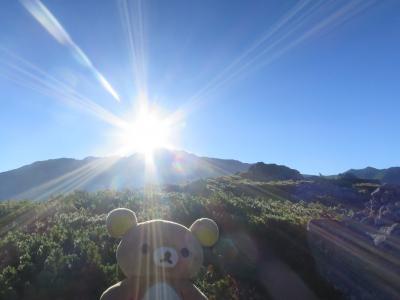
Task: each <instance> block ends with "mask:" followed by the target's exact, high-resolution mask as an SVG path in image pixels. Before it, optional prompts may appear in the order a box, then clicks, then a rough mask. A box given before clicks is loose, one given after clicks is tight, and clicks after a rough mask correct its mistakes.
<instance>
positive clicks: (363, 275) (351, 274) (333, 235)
mask: <svg viewBox="0 0 400 300" xmlns="http://www.w3.org/2000/svg"><path fill="white" fill-rule="evenodd" d="M367 220H368V222H370V217H368V219H367ZM368 222H366V223H368ZM372 229H373V228H372ZM367 230H371V228H370V227H369V226H366V225H364V224H360V223H359V222H355V221H352V220H346V221H336V220H331V219H317V220H311V221H310V222H309V223H308V226H307V232H308V236H307V237H308V243H309V247H310V249H311V251H312V254H313V256H314V258H315V262H316V265H317V268H318V271H319V272H320V274H321V275H322V276H323V277H324V278H325V279H326V280H327V281H328V282H330V283H331V284H332V285H334V286H335V287H336V288H338V289H339V290H340V291H342V292H343V293H344V294H345V296H346V298H348V299H371V300H372V299H374V300H375V299H393V300H394V299H400V285H399V282H400V264H399V263H398V262H399V259H400V253H399V251H398V244H397V251H394V249H395V246H396V244H395V242H394V241H396V239H397V241H398V235H399V234H400V225H399V224H398V223H396V224H394V225H391V226H390V227H388V228H387V229H386V231H383V230H382V231H377V230H376V231H375V232H373V234H367ZM370 236H372V237H373V238H372V239H371V237H370Z"/></svg>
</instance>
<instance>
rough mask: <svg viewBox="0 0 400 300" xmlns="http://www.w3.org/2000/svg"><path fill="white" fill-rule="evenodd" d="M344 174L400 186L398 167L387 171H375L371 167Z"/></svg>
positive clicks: (399, 168) (399, 170)
mask: <svg viewBox="0 0 400 300" xmlns="http://www.w3.org/2000/svg"><path fill="white" fill-rule="evenodd" d="M346 174H352V175H354V176H356V177H358V178H360V179H375V180H379V181H380V182H382V183H391V184H400V167H392V168H388V169H376V168H372V167H367V168H364V169H350V170H348V171H347V172H346Z"/></svg>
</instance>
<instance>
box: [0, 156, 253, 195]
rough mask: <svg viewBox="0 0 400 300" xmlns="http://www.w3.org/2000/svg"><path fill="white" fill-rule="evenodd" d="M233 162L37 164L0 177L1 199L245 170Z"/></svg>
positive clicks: (162, 159)
mask: <svg viewBox="0 0 400 300" xmlns="http://www.w3.org/2000/svg"><path fill="white" fill-rule="evenodd" d="M249 166H250V165H249V164H247V163H242V162H240V161H237V160H229V159H217V158H209V157H199V156H196V155H194V154H190V153H187V152H184V151H169V150H159V151H157V152H156V153H155V155H154V159H153V161H148V162H147V163H146V158H145V157H144V156H143V155H141V154H134V155H131V156H128V157H101V158H100V157H88V158H85V159H83V160H77V159H72V158H60V159H51V160H46V161H38V162H35V163H32V164H30V165H26V166H23V167H21V168H18V169H15V170H11V171H7V172H3V173H0V200H5V199H28V198H29V199H37V200H40V199H46V198H48V197H50V196H51V195H56V194H60V193H66V192H70V191H73V190H76V189H82V190H87V191H95V190H104V189H117V190H123V189H133V188H140V187H143V186H144V184H145V182H146V183H147V182H148V183H154V184H180V183H186V182H190V181H193V180H196V179H201V178H210V177H218V176H223V175H230V174H234V173H237V172H244V171H247V169H248V168H249Z"/></svg>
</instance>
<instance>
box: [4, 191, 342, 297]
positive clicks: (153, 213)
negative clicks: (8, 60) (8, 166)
mask: <svg viewBox="0 0 400 300" xmlns="http://www.w3.org/2000/svg"><path fill="white" fill-rule="evenodd" d="M116 207H127V208H130V209H132V210H134V211H135V212H136V213H137V216H138V219H139V221H145V220H149V219H153V218H164V219H169V220H173V221H176V222H180V223H182V224H185V225H187V226H189V225H190V224H191V223H192V222H193V221H194V220H195V219H197V218H199V217H210V218H212V219H214V220H216V221H217V222H218V225H219V226H220V229H221V238H220V241H219V242H218V243H217V245H216V246H215V247H214V248H213V249H207V250H206V251H205V266H204V269H203V270H202V271H201V272H200V274H199V275H198V277H197V278H196V279H195V281H196V284H197V285H198V286H200V287H201V289H202V290H203V291H204V292H205V293H206V294H207V296H208V297H209V298H210V299H270V298H272V295H273V293H274V292H273V291H271V289H270V285H269V284H268V282H266V281H267V280H268V281H270V279H271V276H272V278H273V277H274V273H271V272H268V270H271V269H270V268H269V266H271V263H272V262H273V263H276V262H279V264H281V265H283V266H285V268H287V269H289V270H291V271H293V272H294V274H295V275H296V276H297V277H298V278H299V279H300V280H301V281H303V282H304V285H305V286H306V288H307V289H309V290H311V291H312V293H314V294H315V295H316V296H318V297H320V298H323V299H337V298H340V294H339V293H338V292H337V291H336V290H334V289H333V288H332V287H331V286H329V285H328V284H327V283H326V282H325V281H324V280H323V279H322V278H321V277H320V276H319V275H318V272H317V271H316V266H315V263H314V260H313V257H312V255H311V253H310V249H309V247H308V243H307V234H306V230H305V227H306V224H307V222H308V220H310V219H312V218H318V217H321V216H326V215H330V216H332V215H334V214H335V212H334V211H333V209H332V208H328V207H325V206H323V205H322V204H318V203H304V202H297V203H294V202H290V201H288V200H285V199H283V198H282V197H278V196H276V197H275V196H273V195H270V196H268V195H264V196H260V197H248V196H240V197H239V196H234V195H233V194H231V193H229V192H228V191H226V190H224V189H217V190H215V189H214V190H213V191H212V192H210V193H208V195H207V196H201V195H194V194H190V193H185V192H162V191H158V190H153V189H145V190H144V191H140V192H139V191H135V192H134V191H125V192H115V191H102V192H96V193H86V192H75V193H73V194H70V195H66V196H60V197H57V198H54V199H52V200H50V201H48V202H43V203H33V202H30V201H23V202H13V201H9V202H3V203H1V204H0V234H1V235H2V237H1V241H0V299H7V300H12V299H30V300H32V299H41V300H43V299H98V298H99V296H100V295H101V293H102V292H103V291H104V290H105V289H106V288H107V287H108V286H110V285H112V284H114V283H116V282H117V281H119V280H121V279H122V278H123V275H122V273H121V272H120V271H119V270H118V267H117V265H116V259H115V251H116V247H117V244H118V240H116V239H113V238H111V237H109V236H108V235H107V233H106V230H105V224H104V223H105V217H106V214H107V213H108V212H109V211H110V210H112V209H113V208H116ZM275 293H276V291H275ZM274 296H276V295H274Z"/></svg>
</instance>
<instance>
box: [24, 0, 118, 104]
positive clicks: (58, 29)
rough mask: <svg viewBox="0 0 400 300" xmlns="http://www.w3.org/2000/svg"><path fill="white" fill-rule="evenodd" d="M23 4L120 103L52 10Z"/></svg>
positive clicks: (33, 1)
mask: <svg viewBox="0 0 400 300" xmlns="http://www.w3.org/2000/svg"><path fill="white" fill-rule="evenodd" d="M20 2H21V4H22V5H23V6H24V7H25V9H26V10H27V11H28V12H29V13H30V14H31V15H32V17H33V18H35V20H36V21H37V22H38V23H39V24H40V25H42V27H43V28H44V29H46V30H47V32H48V33H49V34H50V35H51V36H52V37H53V38H54V39H55V40H56V41H57V42H59V43H60V44H62V45H64V46H66V47H67V48H69V50H70V51H71V52H72V53H74V55H75V56H76V57H77V58H78V61H79V62H80V63H81V64H82V65H83V66H85V67H86V68H87V69H88V70H90V71H91V73H92V74H93V75H94V77H95V78H96V79H97V80H98V81H99V82H100V84H101V85H102V86H103V88H104V89H105V90H106V91H107V92H108V93H109V94H111V96H112V97H113V98H114V99H115V100H117V101H120V98H119V96H118V94H117V92H116V91H115V90H114V88H113V87H112V86H111V84H110V83H109V82H108V81H107V80H106V78H105V77H104V76H103V75H102V74H101V73H100V72H99V70H98V69H97V68H96V67H95V66H94V65H93V63H92V61H91V60H90V59H89V57H88V56H87V55H86V54H85V52H83V50H82V49H81V48H80V47H79V46H78V45H77V44H76V43H75V42H74V41H73V39H72V38H71V36H70V35H69V34H68V32H67V31H66V30H65V28H64V27H63V26H62V25H61V23H60V22H59V21H58V20H57V18H56V17H55V16H54V15H53V14H52V13H51V12H50V10H49V9H48V8H47V7H46V6H45V5H44V4H43V3H42V2H41V1H40V0H20Z"/></svg>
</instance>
